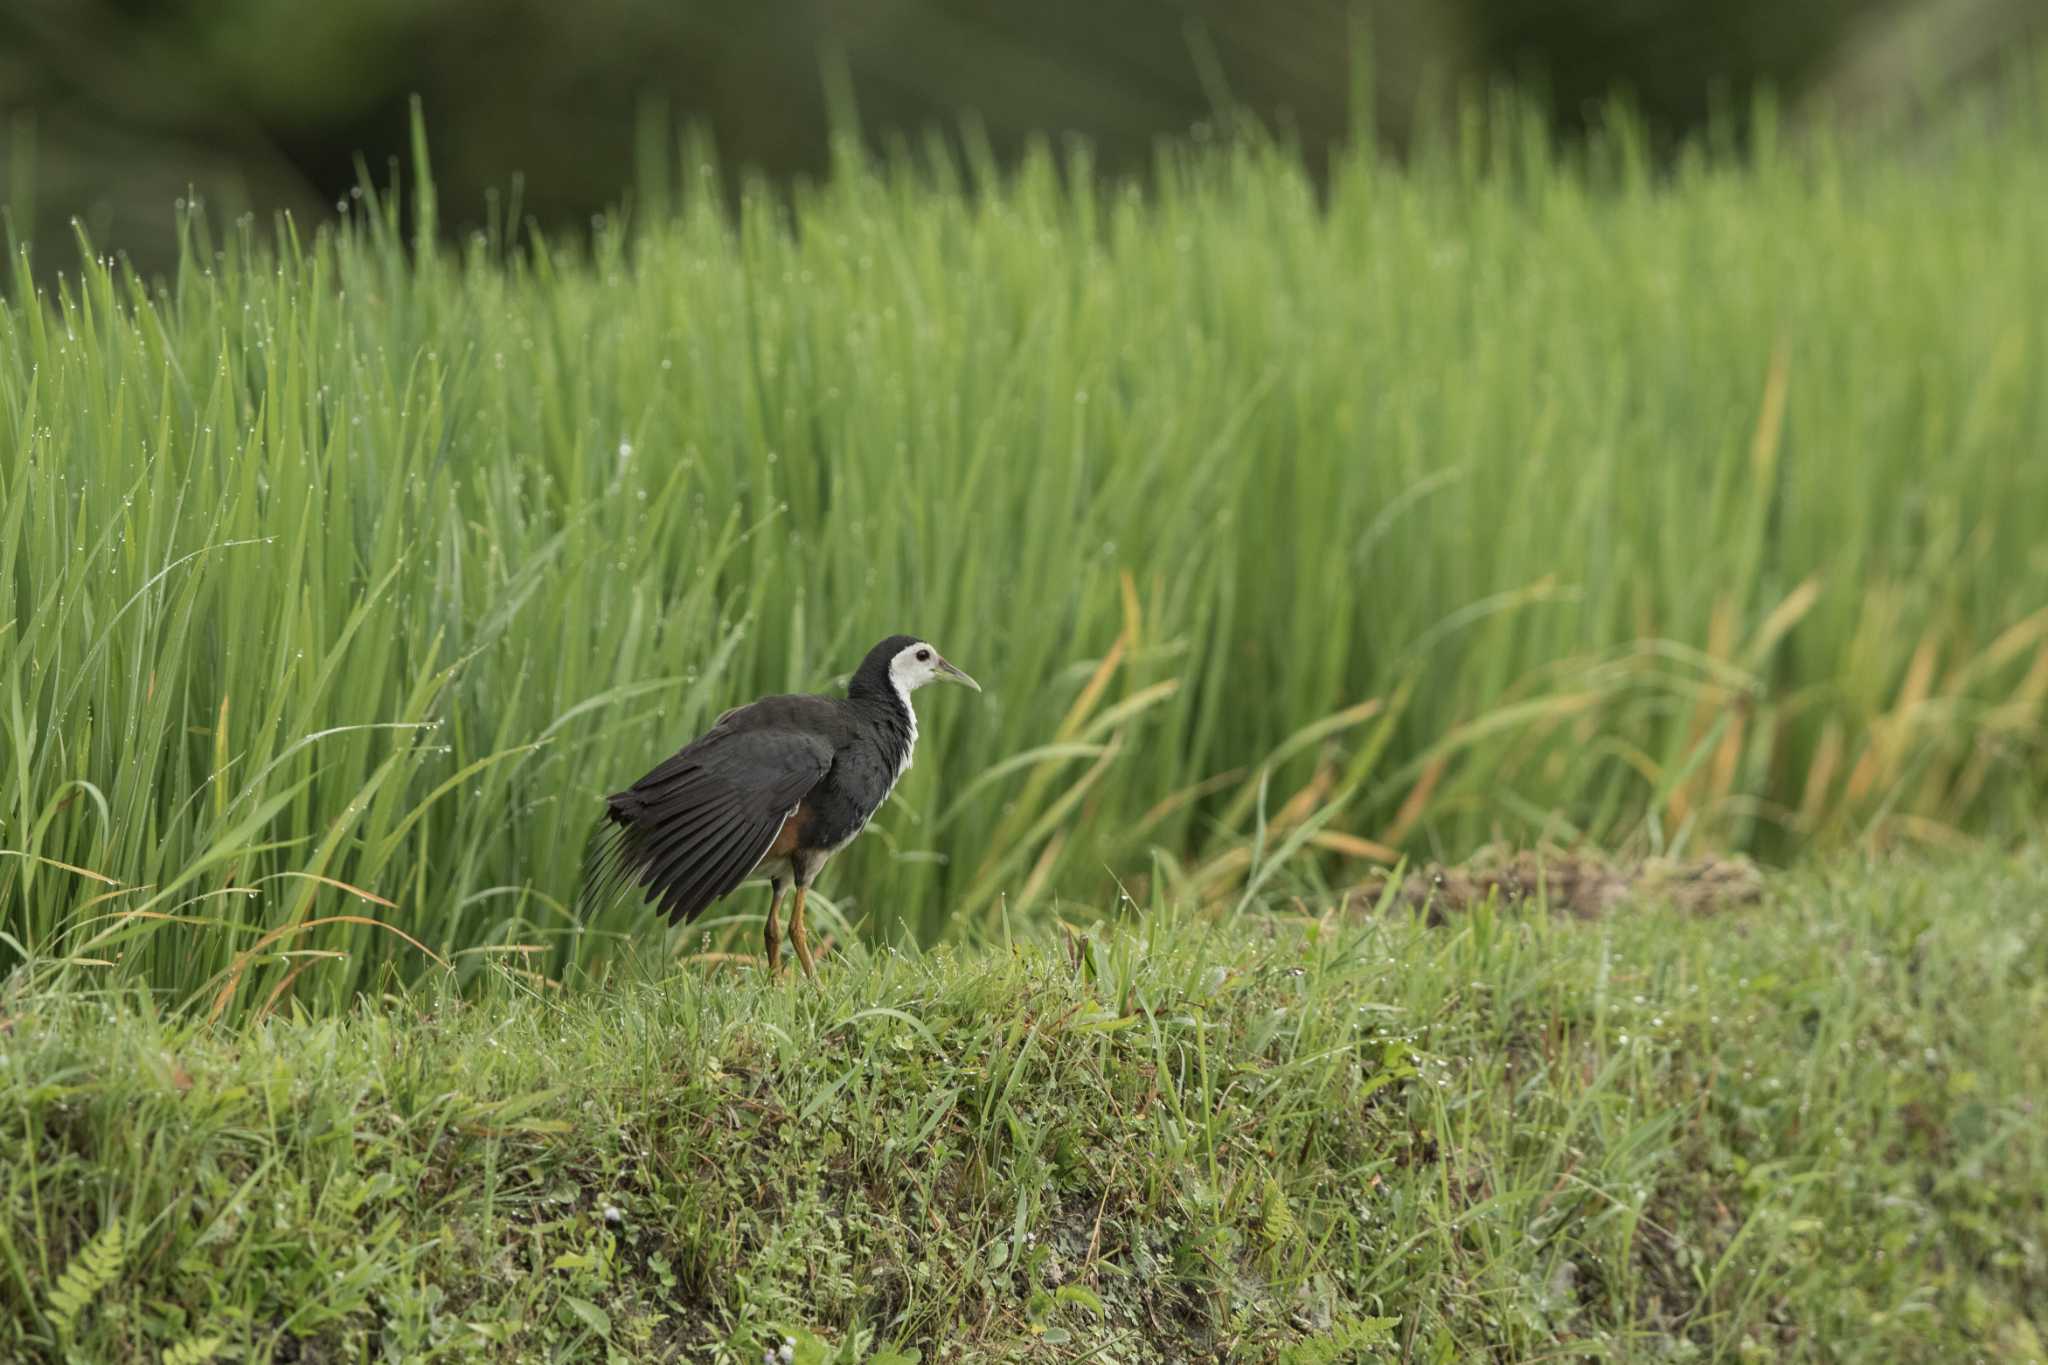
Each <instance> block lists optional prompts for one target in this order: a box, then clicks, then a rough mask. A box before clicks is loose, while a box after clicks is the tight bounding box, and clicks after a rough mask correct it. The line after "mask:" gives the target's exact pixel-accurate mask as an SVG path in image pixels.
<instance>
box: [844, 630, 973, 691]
mask: <svg viewBox="0 0 2048 1365" xmlns="http://www.w3.org/2000/svg"><path fill="white" fill-rule="evenodd" d="M928 682H956V683H961V684H963V685H965V686H967V687H971V688H973V689H974V690H975V691H977V692H979V691H981V684H980V683H978V682H976V681H975V680H974V679H972V678H970V677H968V676H967V675H966V674H965V673H962V672H961V671H960V670H959V669H957V668H955V667H953V665H951V664H949V663H947V662H946V661H945V659H944V658H943V657H941V655H940V654H939V651H937V650H936V649H933V648H932V647H931V645H929V644H927V643H926V642H925V641H923V640H921V639H919V638H918V637H917V636H915V635H891V636H890V637H889V638H888V639H886V640H884V641H882V642H881V643H880V644H878V645H876V646H875V647H874V648H873V649H871V650H869V651H868V654H867V657H866V658H865V659H862V660H861V661H860V667H859V668H856V669H855V670H854V671H853V680H852V681H851V682H850V683H848V684H847V688H846V695H847V696H849V697H861V696H874V697H897V698H900V699H901V700H902V701H903V702H904V703H905V704H906V705H907V704H909V701H910V694H911V693H912V692H915V691H916V690H917V689H918V688H920V687H923V686H924V685H925V684H926V683H928Z"/></svg>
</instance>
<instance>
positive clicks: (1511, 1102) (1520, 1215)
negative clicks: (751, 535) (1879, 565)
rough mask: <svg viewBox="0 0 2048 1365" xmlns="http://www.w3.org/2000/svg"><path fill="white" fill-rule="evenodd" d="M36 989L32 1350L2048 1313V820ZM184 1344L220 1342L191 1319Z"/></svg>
mask: <svg viewBox="0 0 2048 1365" xmlns="http://www.w3.org/2000/svg"><path fill="white" fill-rule="evenodd" d="M496 982H497V984H496V985H494V986H492V987H490V988H487V989H484V990H482V991H481V992H477V993H472V994H470V995H467V996H465V995H460V994H455V993H444V994H436V993H423V994H416V995H412V996H405V997H398V996H393V997H389V998H386V999H383V1000H379V1001H369V1002H365V1003H363V1004H362V1005H361V1006H360V1007H359V1008H357V1009H355V1010H352V1011H350V1012H348V1013H347V1014H346V1015H345V1016H342V1017H311V1016H307V1015H303V1014H298V1013H295V1012H293V1011H291V1010H289V1009H285V1010H280V1011H279V1012H277V1013H275V1014H273V1015H271V1016H269V1017H267V1018H265V1019H263V1020H261V1021H260V1022H248V1023H245V1024H244V1025H242V1026H240V1027H237V1028H233V1029H223V1028H215V1027H208V1026H206V1025H205V1024H203V1023H201V1022H194V1021H189V1020H188V1021H185V1022H177V1021H173V1020H171V1019H168V1018H166V1017H164V1016H162V1015H161V1014H158V1013H157V1012H155V1011H154V1009H153V1008H152V1006H151V1005H150V1003H149V998H148V997H147V996H141V997H138V996H136V995H133V994H121V995H107V996H101V997H79V996H70V995H65V996H55V995H52V996H42V997H29V998H23V999H15V1000H12V1001H10V1002H9V1004H8V1009H9V1011H11V1013H10V1015H9V1017H7V1018H6V1019H5V1020H4V1021H0V1054H4V1055H0V1247H4V1248H5V1250H4V1252H0V1355H4V1356H5V1357H6V1358H8V1359H16V1360H19V1359H27V1360H30V1361H37V1360H43V1359H53V1360H54V1359H71V1360H93V1361H103V1362H123V1361H141V1360H151V1361H153V1360H156V1359H157V1358H158V1355H157V1352H159V1351H162V1350H169V1349H171V1348H176V1347H184V1348H186V1349H187V1350H191V1351H193V1352H194V1356H195V1357H196V1355H197V1354H199V1353H202V1352H203V1348H206V1347H209V1346H212V1347H215V1348H217V1350H218V1357H217V1358H220V1359H241V1360H255V1361H269V1360H294V1359H295V1360H300V1361H340V1360H357V1359H405V1360H421V1361H425V1360H447V1361H460V1360H476V1361H509V1360H536V1361H537V1360H586V1359H587V1360H597V1359H604V1358H607V1356H609V1358H612V1359H632V1360H640V1359H648V1360H654V1359H683V1358H688V1359H691V1360H703V1359H715V1360H721V1361H737V1362H742V1363H743V1365H752V1362H755V1361H758V1360H760V1359H761V1358H762V1351H763V1350H764V1349H765V1348H768V1347H771V1346H773V1345H775V1344H776V1343H777V1342H779V1341H780V1340H781V1339H783V1338H784V1337H788V1338H790V1339H792V1340H795V1341H796V1342H798V1343H799V1345H800V1348H801V1349H800V1350H799V1352H798V1357H797V1358H798V1359H799V1360H803V1361H808V1362H819V1361H825V1360H836V1361H848V1362H855V1361H870V1362H888V1361H894V1362H898V1363H899V1365H900V1362H902V1361H903V1360H904V1359H905V1358H906V1357H909V1358H911V1359H920V1358H921V1359H922V1360H923V1361H924V1362H926V1365H932V1363H934V1362H939V1361H961V1362H965V1361H1009V1360H1041V1361H1047V1362H1053V1361H1069V1362H1078V1361H1093V1362H1130V1363H1131V1365H1136V1363H1137V1362H1146V1363H1147V1365H1156V1363H1157V1362H1161V1361H1175V1360H1217V1359H1222V1360H1247V1361H1269V1360H1276V1359H1278V1360H1284V1361H1290V1362H1308V1361H1347V1362H1348V1361H1360V1360H1373V1359H1386V1360H1393V1359H1401V1360H1421V1361H1453V1360H1470V1359H1486V1360H1499V1361H1506V1360H1561V1359H1573V1360H1583V1359H1613V1360H1698V1361H1732V1360H1770V1361H1806V1360H1812V1361H1862V1360H1867V1361H1882V1362H1893V1363H1896V1362H1912V1361H1928V1362H1948V1361H1957V1360H1966V1359H1967V1360H1987V1361H2014V1362H2019V1361H2037V1360H2039V1359H2041V1357H2042V1353H2043V1350H2044V1342H2048V1237H2044V1232H2043V1230H2044V1229H2048V1110H2044V1104H2048V1098H2044V1097H2048V861H2044V859H2043V857H2041V856H2040V855H2038V854H2036V855H2032V856H2029V857H2027V858H2025V859H2022V860H2019V861H2006V862H2000V863H1984V862H1972V863H1970V864H1967V865H1963V866H1958V867H1953V868H1949V869H1946V870H1930V869H1927V868H1923V867H1914V866H1906V865H1874V866H1848V865H1837V866H1834V867H1831V868H1829V869H1826V870H1820V871H1815V872H1812V873H1808V874H1802V875H1800V876H1797V877H1792V878H1787V879H1781V880H1779V881H1777V882H1775V883H1774V885H1773V891H1772V894H1771V897H1770V900H1769V902H1768V903H1767V904H1766V905H1764V906H1762V907H1761V908H1757V909H1755V910H1752V911H1745V912H1739V913H1735V914H1729V915H1720V916H1688V915H1682V914H1679V913H1677V912H1673V911H1668V910H1658V909H1655V908H1653V907H1639V908H1630V909H1628V910H1626V911H1624V912H1623V913H1620V914H1617V915H1616V916H1614V917H1612V918H1610V919H1607V920H1603V921H1580V920H1574V919H1567V918H1559V917H1556V916H1553V915H1550V914H1548V913H1546V912H1545V911H1544V910H1543V909H1542V908H1540V907H1539V906H1537V905H1535V904H1533V903H1530V904H1524V905H1522V906H1519V907H1496V908H1493V909H1482V910H1480V911H1477V912H1475V913H1472V914H1470V915H1468V916H1464V917H1461V918H1459V919H1456V920H1454V921H1453V922H1451V923H1448V924H1446V925H1444V926H1441V927H1437V928H1428V927H1424V926H1422V925H1419V924H1417V923H1416V922H1414V921H1412V920H1410V919H1408V918H1406V917H1398V918H1397V917H1393V916H1387V917H1382V918H1358V919H1354V920H1351V921H1348V922H1344V921H1339V920H1336V919H1334V918H1329V917H1324V918H1311V917H1306V916H1302V915H1298V914H1294V913H1287V912H1282V911H1278V910H1275V911H1266V910H1253V911H1250V912H1247V913H1244V914H1241V915H1220V916H1219V915H1188V914H1179V913H1175V912H1172V911H1170V910H1166V909H1162V908H1158V907H1148V908H1145V909H1144V910H1142V911H1140V910H1137V909H1131V910H1127V911H1126V913H1125V916H1124V917H1123V919H1122V920H1121V921H1120V922H1119V923H1117V924H1114V925H1098V926H1097V927H1096V928H1095V929H1094V930H1092V931H1091V932H1090V933H1088V934H1086V935H1085V936H1082V937H1078V938H1069V937H1067V936H1065V935H1063V934H1059V933H1055V932H1052V931H1050V930H1040V931H1038V932H1036V933H1033V934H1031V935H1028V936H1026V937H1024V938H1023V939H1021V940H1020V941H1018V942H1016V943H1013V944H1011V945H1008V946H1003V945H995V946H991V947H989V948H986V949H971V950H970V949H960V948H956V947H950V946H948V947H941V948H938V949H934V950H918V951H912V952H901V951H896V950H880V951H868V950H865V949H862V948H861V947H860V945H859V944H858V943H857V942H856V943H854V944H850V945H848V951H847V953H846V955H844V956H841V957H839V958H837V959H835V960H834V961H833V962H832V963H831V964H830V965H829V967H828V969H827V971H826V974H825V977H824V980H823V983H822V985H821V986H820V987H818V988H815V989H814V988H812V987H810V986H808V985H805V984H802V983H801V982H795V981H784V982H780V983H774V984H770V983H765V982H763V981H761V980H759V979H758V978H757V976H756V975H755V974H754V973H753V972H752V971H751V970H748V971H733V970H721V971H713V972H709V973H707V972H706V971H705V970H704V969H702V968H695V967H693V968H688V969H682V970H672V971H667V972H663V973H658V974H656V973H650V974H647V975H643V976H638V977H632V978H627V979H621V980H619V981H617V982H615V983H614V985H613V987H612V989H609V990H605V991H598V990H587V989H586V990H570V991H565V992H555V991H543V992H539V993H536V992H534V991H533V990H532V989H530V988H529V987H528V986H527V985H526V984H525V983H524V978H520V977H516V976H512V975H509V974H508V975H504V976H502V977H500V978H497V979H496ZM164 1358H173V1357H171V1356H165V1357H164Z"/></svg>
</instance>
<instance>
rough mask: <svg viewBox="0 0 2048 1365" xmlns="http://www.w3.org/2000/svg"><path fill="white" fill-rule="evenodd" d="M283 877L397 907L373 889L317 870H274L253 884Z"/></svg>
mask: <svg viewBox="0 0 2048 1365" xmlns="http://www.w3.org/2000/svg"><path fill="white" fill-rule="evenodd" d="M283 877H299V878H303V879H305V880H306V881H309V882H318V883H320V884H321V885H322V886H331V887H333V888H334V889H335V890H336V891H346V892H348V894H349V895H351V896H360V897H362V898H363V899H364V900H366V901H370V902H372V903H373V904H376V905H381V906H383V907H384V908H385V909H387V910H396V909H397V908H398V903H397V902H396V901H388V900H385V899H384V898H383V897H382V896H380V895H378V894H377V893H376V892H374V891H365V890H363V888H362V887H360V886H351V885H349V884H348V883H347V882H342V881H336V880H335V879H334V878H332V877H323V876H321V875H320V874H319V873H318V872H276V873H272V874H271V875H270V876H268V877H264V878H261V879H259V880H258V881H257V882H256V883H255V885H257V886H261V885H262V884H263V883H264V882H274V881H277V880H278V879H280V878H283Z"/></svg>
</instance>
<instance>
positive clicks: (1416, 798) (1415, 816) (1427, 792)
mask: <svg viewBox="0 0 2048 1365" xmlns="http://www.w3.org/2000/svg"><path fill="white" fill-rule="evenodd" d="M1449 764H1450V755H1449V754H1438V755H1437V756H1436V757H1435V758H1432V759H1431V760H1430V761H1429V763H1428V764H1427V765H1426V766H1425V767H1424V768H1423V770H1422V776H1421V777H1419V778H1417V779H1416V782H1415V785H1414V786H1413V787H1410V788H1409V789H1408V795H1407V796H1406V797H1404V798H1402V801H1401V808H1400V809H1399V810H1397V811H1395V812H1394V823H1393V824H1392V825H1389V826H1388V827H1387V830H1386V833H1385V834H1383V835H1381V836H1380V840H1381V842H1382V843H1384V844H1385V845H1386V846H1387V847H1389V848H1399V847H1400V846H1401V842H1402V840H1404V839H1406V838H1407V837H1408V833H1409V831H1410V830H1412V829H1414V828H1415V824H1416V822H1417V821H1419V820H1420V819H1422V813H1423V811H1425V810H1427V809H1428V808H1429V798H1430V797H1431V796H1432V795H1433V794H1434V793H1435V792H1436V785H1437V783H1439V782H1441V781H1442V780H1443V776H1444V769H1445V768H1446V767H1447V766H1449Z"/></svg>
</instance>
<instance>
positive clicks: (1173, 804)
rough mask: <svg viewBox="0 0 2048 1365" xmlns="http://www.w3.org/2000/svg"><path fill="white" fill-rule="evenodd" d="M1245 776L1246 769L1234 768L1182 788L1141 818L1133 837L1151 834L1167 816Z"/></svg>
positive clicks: (1133, 828)
mask: <svg viewBox="0 0 2048 1365" xmlns="http://www.w3.org/2000/svg"><path fill="white" fill-rule="evenodd" d="M1243 776H1244V769H1242V768H1232V769H1231V770H1230V771H1229V772H1223V773H1218V774H1216V775H1215V776H1214V777H1205V778H1203V779H1202V780H1201V781H1200V782H1193V783H1190V784H1188V785H1187V786H1185V787H1182V788H1181V789H1180V790H1179V791H1177V792H1175V793H1173V794H1172V795H1171V796H1169V797H1167V798H1166V799H1165V800H1163V801H1161V802H1159V803H1158V804H1157V805H1155V806H1153V807H1152V808H1151V809H1150V810H1148V811H1146V812H1145V813H1144V814H1143V815H1141V816H1139V817H1138V823H1137V824H1136V825H1135V826H1133V827H1132V830H1131V834H1132V837H1133V838H1137V837H1141V836H1143V835H1145V834H1147V833H1149V832H1150V831H1151V830H1152V829H1153V827H1154V826H1156V825H1158V824H1159V822H1160V821H1162V820H1164V819H1166V817H1167V816H1169V815H1172V814H1173V813H1174V812H1175V811H1177V810H1179V809H1181V808H1182V807H1184V806H1186V805H1187V804H1188V803H1190V802H1193V801H1199V800H1201V799H1202V798H1203V797H1205V796H1211V795H1214V794H1215V793H1217V792H1220V791H1222V790H1223V789H1224V788H1225V787H1228V786H1229V785H1230V784H1231V783H1233V782H1235V781H1237V780H1238V779H1239V778H1241V777H1243Z"/></svg>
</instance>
